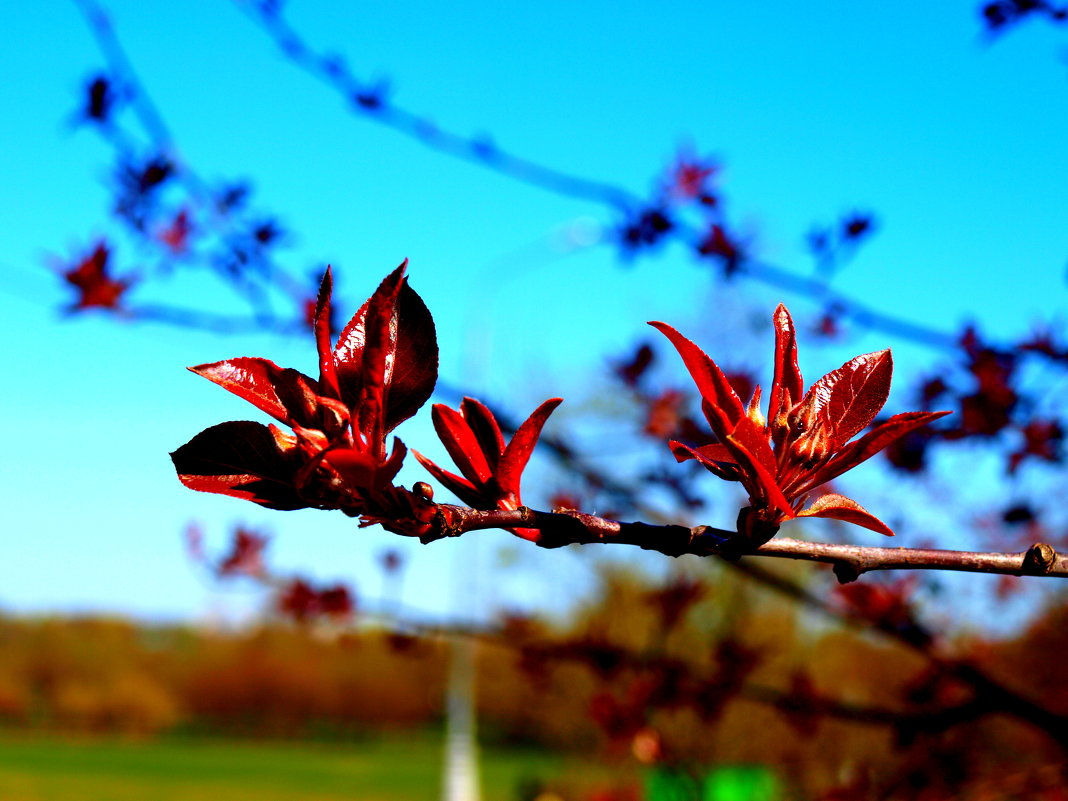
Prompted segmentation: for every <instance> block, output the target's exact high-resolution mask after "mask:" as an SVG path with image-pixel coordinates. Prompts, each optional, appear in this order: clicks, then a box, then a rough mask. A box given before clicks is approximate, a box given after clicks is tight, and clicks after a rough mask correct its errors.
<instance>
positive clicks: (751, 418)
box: [650, 304, 948, 543]
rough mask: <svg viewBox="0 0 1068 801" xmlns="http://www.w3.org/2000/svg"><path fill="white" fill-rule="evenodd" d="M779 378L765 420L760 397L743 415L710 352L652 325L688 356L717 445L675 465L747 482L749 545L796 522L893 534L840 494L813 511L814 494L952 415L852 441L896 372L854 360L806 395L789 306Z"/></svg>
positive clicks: (920, 416)
mask: <svg viewBox="0 0 1068 801" xmlns="http://www.w3.org/2000/svg"><path fill="white" fill-rule="evenodd" d="M773 322H774V324H775V374H774V378H773V381H772V386H771V392H770V398H769V405H768V413H767V418H765V417H764V415H763V414H762V413H761V410H760V400H761V393H760V388H759V387H757V388H756V390H755V391H754V393H753V396H752V399H751V400H750V401H749V404H748V406H746V405H744V404H743V403H742V401H741V399H740V398H739V397H738V395H737V393H736V392H735V390H734V388H733V387H732V386H731V384H730V382H729V381H728V380H727V377H726V375H724V373H723V371H722V370H720V368H719V367H718V366H717V365H716V363H715V362H714V361H712V359H710V358H709V357H708V356H707V355H706V354H705V353H704V351H702V350H701V349H700V348H698V347H697V346H696V345H695V344H694V343H693V342H691V341H690V340H688V339H686V338H685V337H683V336H682V335H681V334H679V333H678V332H677V331H676V330H675V329H674V328H672V327H671V326H669V325H666V324H664V323H659V322H654V323H650V325H653V326H654V327H655V328H657V329H658V330H659V331H661V332H662V333H663V334H664V335H665V336H667V337H668V339H669V340H670V341H671V343H672V344H673V345H674V346H675V348H676V349H677V350H678V352H679V355H680V356H682V360H683V363H684V364H685V365H686V368H687V370H688V371H689V373H690V375H691V377H692V378H693V380H694V382H695V383H696V384H697V388H698V390H699V391H700V393H701V397H702V398H703V401H704V402H703V404H702V409H703V411H704V413H705V418H706V419H707V420H708V424H709V426H710V427H711V429H712V431H713V433H714V434H715V436H716V440H717V441H716V442H715V443H713V444H711V445H704V446H700V447H696V448H694V447H691V446H689V445H686V444H684V443H681V442H678V441H673V442H671V443H670V444H671V448H672V451H673V452H674V453H675V456H676V458H677V459H679V461H683V460H685V459H696V460H697V461H698V462H699V463H700V464H701V465H702V466H704V467H705V468H706V469H707V470H709V471H710V472H711V473H713V474H714V475H716V476H718V477H719V478H722V479H725V480H728V481H738V482H741V484H742V486H743V487H745V489H746V491H747V492H748V493H749V501H750V504H751V505H750V506H749V507H746V508H745V509H743V510H742V513H741V515H740V516H739V519H738V531H739V533H740V534H742V535H743V537H744V538H745V540H747V541H748V542H750V543H761V542H765V541H766V540H768V539H769V538H771V537H772V536H774V534H775V532H776V530H777V529H778V526H779V524H780V523H782V522H783V521H785V520H789V519H791V518H794V517H829V518H835V519H838V520H843V521H846V522H849V523H855V524H857V525H860V526H864V527H865V528H869V529H871V530H873V531H878V532H880V533H882V534H887V535H890V534H893V532H892V531H891V530H890V529H889V527H887V526H886V524H885V523H883V522H882V521H881V520H879V519H878V518H876V517H874V516H873V515H871V514H869V513H868V512H867V511H866V510H865V509H864V508H863V507H861V506H860V504H858V503H857V502H856V501H853V500H851V499H849V498H845V497H843V496H841V495H837V494H834V493H830V494H826V495H822V496H820V497H819V498H817V499H816V500H815V501H813V502H812V503H811V504H810V505H809V506H808V507H807V508H803V507H804V505H805V503H806V502H807V499H808V496H809V493H811V492H812V491H813V490H814V489H816V488H817V487H819V486H820V485H822V484H826V483H827V482H828V481H831V480H832V479H834V478H837V477H838V476H840V475H841V474H842V473H844V472H846V471H847V470H849V469H851V468H853V467H855V466H856V465H858V464H860V463H861V462H863V461H865V460H867V459H869V458H871V457H872V456H874V455H875V454H876V453H878V452H879V451H881V450H882V449H883V448H885V447H886V446H887V445H889V444H890V443H891V442H893V441H894V440H896V439H898V438H900V437H902V436H904V435H905V434H907V433H908V432H909V431H912V430H914V429H916V428H919V427H920V426H923V425H925V424H927V423H929V422H931V421H932V420H935V419H937V418H939V417H941V416H943V415H945V414H948V412H909V413H905V414H897V415H894V416H893V417H890V418H889V419H887V420H885V421H883V422H882V423H880V424H879V425H877V426H876V427H875V428H874V429H873V430H871V431H869V432H868V433H867V434H865V435H864V436H863V437H861V438H860V439H858V440H856V441H851V440H853V437H854V436H856V435H857V434H859V433H860V432H861V431H862V430H863V429H864V428H866V427H867V426H868V425H869V424H870V423H871V422H872V420H874V419H875V416H876V414H878V412H879V410H880V409H882V407H883V405H884V404H885V403H886V399H887V396H888V395H889V392H890V378H891V375H892V373H893V362H892V360H891V357H890V351H889V350H883V351H878V352H875V353H867V354H864V355H862V356H857V357H855V358H853V359H851V360H849V361H848V362H846V363H845V364H843V365H842V366H841V367H840V368H838V369H837V370H834V371H832V372H830V373H828V374H827V375H825V376H824V377H823V378H821V379H820V380H819V381H817V382H816V383H815V384H813V385H812V387H811V388H810V389H809V390H808V392H805V391H804V384H803V382H802V378H801V372H800V369H799V368H798V365H797V342H796V335H795V332H794V325H793V320H792V319H791V318H790V314H789V312H788V311H787V310H786V307H785V306H782V305H781V304H780V305H779V307H778V308H777V309H776V310H775V314H774V317H773Z"/></svg>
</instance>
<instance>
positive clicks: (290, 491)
mask: <svg viewBox="0 0 1068 801" xmlns="http://www.w3.org/2000/svg"><path fill="white" fill-rule="evenodd" d="M279 436H283V437H284V435H282V434H281V432H280V431H278V430H277V429H272V428H268V427H267V426H265V425H262V424H260V423H254V422H249V421H234V422H228V423H220V424H219V425H216V426H212V427H211V428H208V429H205V430H204V431H201V432H200V433H199V434H197V435H196V436H195V437H193V439H191V440H190V441H189V442H187V443H186V444H185V445H183V446H182V447H180V448H178V450H176V451H174V453H172V454H171V460H172V461H173V462H174V468H175V470H177V471H178V478H179V480H180V481H181V482H182V483H183V484H185V486H187V487H189V488H190V489H194V490H199V491H200V492H214V493H218V494H220V495H229V496H232V497H234V498H241V499H243V500H247V501H252V502H253V503H258V504H260V505H261V506H266V507H267V508H268V509H281V510H292V509H303V508H305V507H307V505H308V504H307V503H305V502H304V500H303V499H302V498H301V497H300V494H299V493H298V492H297V489H296V487H295V476H296V473H297V471H298V470H299V469H300V462H299V460H298V458H297V457H296V456H295V454H293V453H292V452H290V451H287V450H285V449H284V448H283V447H281V446H280V445H279V442H278V439H279Z"/></svg>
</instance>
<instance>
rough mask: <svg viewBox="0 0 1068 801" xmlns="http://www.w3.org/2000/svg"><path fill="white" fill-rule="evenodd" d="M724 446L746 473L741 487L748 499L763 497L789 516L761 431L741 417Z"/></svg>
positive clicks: (770, 454) (773, 461)
mask: <svg viewBox="0 0 1068 801" xmlns="http://www.w3.org/2000/svg"><path fill="white" fill-rule="evenodd" d="M724 444H725V445H726V446H727V447H728V448H729V449H730V451H731V452H732V453H733V454H734V456H735V458H736V459H737V461H738V463H739V464H740V465H742V468H743V471H744V473H745V474H746V477H745V478H743V479H742V484H743V485H745V487H746V489H748V490H749V494H750V496H751V497H752V496H763V497H764V498H765V499H766V500H767V501H768V502H769V503H770V504H771V505H772V506H774V507H776V508H777V509H778V510H779V511H781V512H782V513H783V514H785V515H786V516H787V517H793V507H792V506H791V505H790V502H789V501H788V500H787V499H786V496H785V495H783V493H782V489H781V488H780V487H779V483H778V481H777V480H776V478H775V453H774V452H773V451H772V450H771V446H770V445H769V444H768V438H767V433H766V431H765V429H764V428H763V427H761V426H758V425H757V424H756V423H754V422H753V421H752V420H750V419H749V418H748V417H743V418H742V419H741V420H739V421H738V426H737V427H736V428H735V430H734V431H733V432H731V434H729V435H728V436H727V438H726V440H725V442H724ZM754 478H755V479H756V482H754V480H753V479H754Z"/></svg>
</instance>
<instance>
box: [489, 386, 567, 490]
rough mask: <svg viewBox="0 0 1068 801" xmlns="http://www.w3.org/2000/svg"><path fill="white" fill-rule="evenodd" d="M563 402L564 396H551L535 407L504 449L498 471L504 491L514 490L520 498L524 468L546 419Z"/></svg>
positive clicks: (498, 481)
mask: <svg viewBox="0 0 1068 801" xmlns="http://www.w3.org/2000/svg"><path fill="white" fill-rule="evenodd" d="M563 402H564V401H563V398H550V399H549V400H547V401H545V402H544V403H542V404H541V405H540V406H539V407H538V408H537V409H535V410H534V411H533V412H532V413H531V415H530V417H528V418H527V419H526V420H524V421H523V423H522V424H521V425H520V426H519V428H518V430H516V432H515V436H514V437H512V440H511V442H509V443H508V445H507V447H505V449H504V454H503V455H502V456H501V464H500V470H499V471H498V473H497V483H498V484H499V485H500V487H501V490H502V491H503V492H512V493H514V494H515V497H516V498H517V499H518V498H519V482H520V479H521V478H522V476H523V470H524V469H526V466H527V462H529V461H530V455H531V454H532V453H533V452H534V446H535V445H537V444H538V437H540V436H541V430H542V428H543V427H544V426H545V421H546V420H548V419H549V415H551V414H552V413H553V411H554V410H555V409H556V407H557V406H559V405H560V404H561V403H563Z"/></svg>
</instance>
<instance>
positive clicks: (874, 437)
mask: <svg viewBox="0 0 1068 801" xmlns="http://www.w3.org/2000/svg"><path fill="white" fill-rule="evenodd" d="M947 414H950V413H949V412H903V413H901V414H895V415H894V416H893V417H890V418H889V419H887V420H884V421H883V422H882V423H880V424H879V425H877V426H876V427H875V428H873V429H872V430H871V431H869V432H868V433H867V434H865V435H864V436H863V437H861V438H860V439H858V440H857V441H856V442H851V443H849V444H848V445H846V446H845V448H843V449H842V450H841V451H839V452H838V454H837V455H835V456H834V458H832V459H831V460H830V461H829V462H828V463H827V464H826V465H824V466H823V467H822V468H820V469H819V470H818V471H817V473H816V474H815V475H814V476H813V478H812V479H811V480H809V481H808V482H806V483H805V485H804V486H803V487H802V488H801V489H800V491H802V492H803V491H806V490H807V489H812V488H815V487H817V486H819V485H820V484H826V483H827V482H828V481H833V480H834V479H835V478H837V477H838V476H840V475H841V474H842V473H844V472H845V471H846V470H850V469H852V468H854V467H856V466H857V465H858V464H860V463H861V462H865V461H867V460H868V459H870V458H871V457H872V456H874V455H875V454H877V453H878V452H879V451H881V450H882V449H883V448H885V447H886V446H887V445H889V444H890V443H891V442H894V441H895V440H897V439H898V438H900V437H903V436H905V435H906V434H908V433H909V432H910V431H913V430H915V429H917V428H920V427H921V426H925V425H927V424H928V423H930V422H933V421H935V420H937V419H938V418H940V417H945V416H946V415H947Z"/></svg>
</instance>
